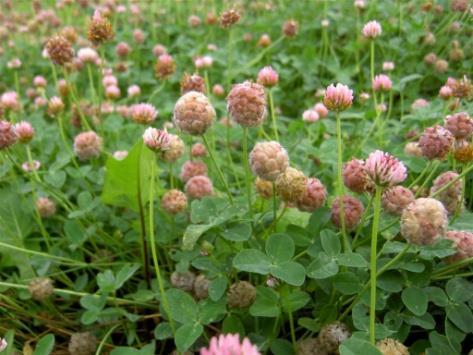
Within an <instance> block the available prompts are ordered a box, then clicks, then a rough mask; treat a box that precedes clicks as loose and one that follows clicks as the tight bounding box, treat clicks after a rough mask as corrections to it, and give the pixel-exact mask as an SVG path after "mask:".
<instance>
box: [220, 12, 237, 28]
mask: <svg viewBox="0 0 473 355" xmlns="http://www.w3.org/2000/svg"><path fill="white" fill-rule="evenodd" d="M238 21H240V14H239V13H238V11H236V10H234V9H230V10H226V11H224V12H222V14H221V15H220V19H219V22H220V26H221V27H222V28H230V27H232V26H233V25H235V24H236V23H238Z"/></svg>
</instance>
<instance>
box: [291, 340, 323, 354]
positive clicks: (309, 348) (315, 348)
mask: <svg viewBox="0 0 473 355" xmlns="http://www.w3.org/2000/svg"><path fill="white" fill-rule="evenodd" d="M296 345H297V354H298V355H328V353H327V351H326V350H325V348H324V347H323V346H322V344H321V343H320V339H319V338H306V339H303V340H299V341H298V342H297V344H296Z"/></svg>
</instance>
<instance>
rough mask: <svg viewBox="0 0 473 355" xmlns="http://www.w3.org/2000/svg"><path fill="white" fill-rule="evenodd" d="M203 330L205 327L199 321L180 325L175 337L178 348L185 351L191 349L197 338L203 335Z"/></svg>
mask: <svg viewBox="0 0 473 355" xmlns="http://www.w3.org/2000/svg"><path fill="white" fill-rule="evenodd" d="M203 331H204V327H202V325H201V324H199V323H190V324H184V325H183V326H181V327H179V329H177V330H176V337H175V339H174V342H175V343H176V347H177V350H179V351H182V352H183V351H186V350H187V349H189V348H190V347H191V346H192V344H194V343H195V341H196V340H197V338H198V337H200V336H201V334H202V332H203Z"/></svg>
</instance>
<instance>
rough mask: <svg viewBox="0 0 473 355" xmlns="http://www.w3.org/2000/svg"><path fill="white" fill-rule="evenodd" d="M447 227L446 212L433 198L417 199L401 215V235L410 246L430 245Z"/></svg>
mask: <svg viewBox="0 0 473 355" xmlns="http://www.w3.org/2000/svg"><path fill="white" fill-rule="evenodd" d="M447 225H448V218H447V210H446V209H445V207H444V206H443V205H442V203H441V202H440V201H438V200H436V199H433V198H418V199H417V200H415V201H414V202H411V203H410V204H409V205H407V207H406V208H404V210H403V212H402V215H401V234H402V236H403V237H404V238H405V239H406V240H407V241H408V242H410V243H412V244H417V245H430V244H432V243H433V242H434V241H435V240H436V239H437V238H439V237H441V236H443V235H444V234H445V232H446V228H447Z"/></svg>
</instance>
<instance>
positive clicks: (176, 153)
mask: <svg viewBox="0 0 473 355" xmlns="http://www.w3.org/2000/svg"><path fill="white" fill-rule="evenodd" d="M169 140H170V144H169V147H168V149H166V150H164V151H162V153H161V157H162V159H163V160H164V161H165V162H168V163H174V162H176V161H177V160H178V159H179V158H180V157H182V155H183V154H184V148H185V147H184V141H183V140H182V139H181V138H180V137H179V136H177V135H175V134H169Z"/></svg>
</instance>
